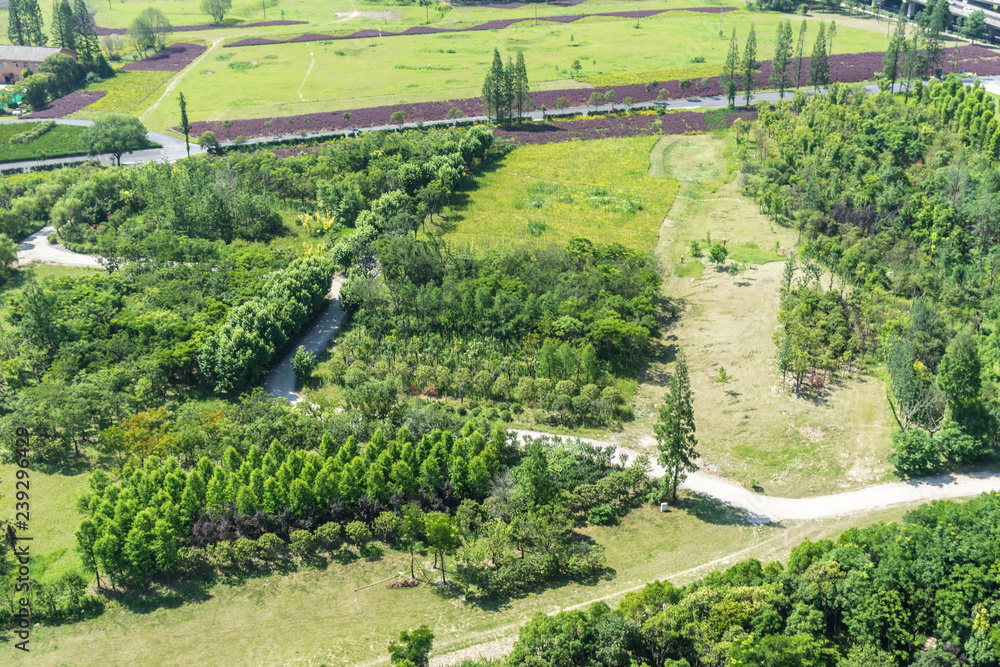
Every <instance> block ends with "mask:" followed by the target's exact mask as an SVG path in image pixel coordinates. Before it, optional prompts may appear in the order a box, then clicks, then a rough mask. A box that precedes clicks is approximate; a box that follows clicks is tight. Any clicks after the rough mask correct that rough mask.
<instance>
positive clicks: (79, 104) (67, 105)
mask: <svg viewBox="0 0 1000 667" xmlns="http://www.w3.org/2000/svg"><path fill="white" fill-rule="evenodd" d="M105 95H107V93H106V92H104V91H103V90H98V91H94V92H84V91H77V92H75V93H70V94H69V95H63V96H62V97H60V98H59V99H57V100H52V101H51V102H49V103H48V104H47V105H45V106H44V107H42V108H41V109H39V110H38V111H32V112H31V113H26V114H24V115H23V116H21V118H63V117H64V116H68V115H70V114H71V113H73V112H74V111H79V110H80V109H82V108H83V107H85V106H87V105H88V104H93V103H94V102H96V101H97V100H99V99H101V98H102V97H104V96H105Z"/></svg>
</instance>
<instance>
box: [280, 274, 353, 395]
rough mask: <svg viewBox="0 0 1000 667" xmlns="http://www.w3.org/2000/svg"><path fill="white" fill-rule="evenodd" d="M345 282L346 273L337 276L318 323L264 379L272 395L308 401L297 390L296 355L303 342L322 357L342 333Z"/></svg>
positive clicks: (317, 319)
mask: <svg viewBox="0 0 1000 667" xmlns="http://www.w3.org/2000/svg"><path fill="white" fill-rule="evenodd" d="M343 284H344V278H343V277H342V276H334V278H333V283H332V284H331V285H330V302H329V303H328V304H327V306H326V308H324V309H323V312H321V313H320V314H319V317H317V318H316V322H315V323H314V324H313V325H312V327H311V328H310V329H309V331H308V332H306V334H305V336H303V337H302V338H300V339H299V340H298V341H296V343H295V344H294V345H292V348H291V349H290V350H289V351H288V354H286V355H285V356H284V358H283V359H282V360H281V361H280V362H278V364H277V365H276V366H275V367H274V368H272V369H271V370H270V372H268V374H267V377H266V378H265V379H264V391H266V392H267V393H269V394H271V395H272V396H275V397H281V398H285V399H288V400H289V401H291V402H292V403H298V402H299V401H302V400H304V399H303V397H302V396H301V395H299V394H297V393H296V392H295V371H293V370H292V357H293V356H294V355H295V352H296V350H298V349H299V346H300V345H301V346H303V347H305V348H306V349H307V350H309V351H310V352H312V353H313V354H315V355H316V356H319V355H320V354H322V353H323V351H324V350H326V347H327V345H329V344H330V341H331V340H333V339H334V337H336V335H337V334H338V333H340V328H341V327H342V326H343V325H344V320H345V319H346V313H344V310H343V309H342V308H341V307H340V286H341V285H343Z"/></svg>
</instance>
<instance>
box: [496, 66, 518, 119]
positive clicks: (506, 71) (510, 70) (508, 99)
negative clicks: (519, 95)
mask: <svg viewBox="0 0 1000 667" xmlns="http://www.w3.org/2000/svg"><path fill="white" fill-rule="evenodd" d="M514 78H515V74H514V63H513V61H512V60H511V59H510V58H507V64H506V65H505V66H504V68H503V79H502V81H503V84H502V85H501V86H500V104H501V105H502V106H503V115H504V118H506V119H507V122H510V120H511V119H512V118H513V117H514Z"/></svg>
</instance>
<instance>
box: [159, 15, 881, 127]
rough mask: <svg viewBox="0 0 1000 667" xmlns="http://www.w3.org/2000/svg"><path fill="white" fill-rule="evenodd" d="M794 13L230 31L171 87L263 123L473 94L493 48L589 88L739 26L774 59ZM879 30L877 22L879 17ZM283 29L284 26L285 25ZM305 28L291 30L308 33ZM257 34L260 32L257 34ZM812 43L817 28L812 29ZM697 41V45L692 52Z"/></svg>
mask: <svg viewBox="0 0 1000 667" xmlns="http://www.w3.org/2000/svg"><path fill="white" fill-rule="evenodd" d="M789 18H791V17H789V16H786V15H778V14H771V13H767V14H757V13H755V14H750V13H747V12H742V11H741V12H730V13H727V14H724V15H723V17H722V20H723V30H724V32H725V35H726V36H725V37H719V34H718V30H719V28H718V17H717V16H716V15H711V14H696V13H685V14H683V15H669V14H667V15H660V16H656V17H653V18H648V19H643V20H641V21H640V23H639V28H638V29H637V28H636V27H635V22H634V21H633V20H631V19H619V20H607V21H600V22H583V23H573V24H560V25H552V24H549V25H539V26H538V27H535V26H533V25H530V24H527V23H522V24H516V25H514V26H511V27H509V28H506V29H505V30H500V31H481V32H467V33H455V34H430V35H419V36H406V37H392V38H386V39H382V40H379V39H360V40H348V41H335V42H329V43H326V42H307V43H295V44H277V45H264V46H248V47H236V48H223V47H222V45H221V43H217V42H218V40H220V39H221V38H222V37H223V33H225V32H226V31H217V32H218V33H219V34H217V35H212V36H211V38H212V40H213V45H212V47H211V48H210V51H209V54H208V55H207V56H206V57H205V58H204V59H203V60H202V61H201V62H200V63H199V64H198V65H196V66H194V67H192V68H188V69H187V70H185V71H184V72H182V73H181V74H180V75H179V76H180V80H179V82H178V83H177V86H176V90H178V91H182V92H183V93H184V95H185V97H186V98H187V99H188V113H189V114H190V116H191V118H192V120H227V119H236V118H266V117H271V116H285V115H293V114H308V113H310V112H321V111H331V110H336V109H351V108H359V107H369V106H379V105H392V104H400V103H413V102H425V101H433V100H448V99H456V98H464V97H473V96H478V95H479V93H480V89H481V86H482V78H483V75H484V72H485V71H486V69H487V67H488V64H489V62H490V60H491V58H492V53H493V49H494V47H497V48H499V50H500V52H501V54H502V55H504V56H505V57H506V56H508V55H510V56H513V55H514V54H515V53H516V52H517V51H519V50H524V51H525V56H526V61H527V67H528V76H529V79H530V80H531V85H532V88H533V89H534V90H550V89H559V88H568V87H579V86H585V85H586V84H581V83H579V82H577V81H575V80H574V79H573V78H572V76H573V73H572V72H571V71H570V67H571V65H572V64H573V62H574V61H575V60H579V61H580V65H581V69H580V71H579V73H578V75H579V76H581V77H588V76H596V75H609V74H619V73H624V72H643V71H653V70H660V69H664V68H675V67H685V66H690V65H691V59H692V58H694V57H696V56H697V57H701V58H704V59H705V63H706V64H709V65H718V64H721V63H722V62H723V61H724V60H725V54H726V50H727V49H728V46H729V34H730V33H731V31H732V29H733V28H735V29H736V30H737V33H738V35H739V36H740V37H741V38H742V37H745V35H746V33H747V32H748V31H749V28H750V24H751V23H754V24H755V29H756V34H757V40H758V44H759V51H758V57H759V58H761V59H767V58H770V57H771V53H772V50H773V42H774V31H775V28H776V26H777V24H778V23H779V22H783V21H785V20H788V19H789ZM872 24H873V25H874V21H872ZM286 30H287V29H286ZM301 32H305V31H300V32H297V33H295V34H301ZM255 34H257V33H256V30H255ZM808 34H809V37H808V42H809V43H810V44H811V42H812V40H814V39H815V34H816V29H815V28H813V29H812V30H810V32H809V33H808ZM692 44H697V47H696V48H695V49H692V46H691V45H692ZM886 44H887V40H886V39H885V36H884V33H882V32H870V31H866V30H861V29H858V28H850V27H848V26H845V27H843V28H841V29H840V30H839V31H838V34H837V40H836V45H835V52H836V53H848V52H866V51H878V50H882V49H884V47H885V45H886ZM143 120H144V122H146V123H147V124H148V125H150V126H151V127H153V128H155V129H164V128H169V127H172V126H173V125H175V124H176V122H177V120H176V109H175V108H174V107H173V105H170V104H166V105H161V106H160V107H159V108H158V109H156V110H155V111H152V112H151V113H148V114H146V115H144V116H143Z"/></svg>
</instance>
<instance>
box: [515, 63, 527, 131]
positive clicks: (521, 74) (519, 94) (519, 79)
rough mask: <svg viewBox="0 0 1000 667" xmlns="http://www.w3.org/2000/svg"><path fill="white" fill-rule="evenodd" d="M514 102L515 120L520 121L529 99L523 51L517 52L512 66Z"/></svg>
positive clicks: (525, 111)
mask: <svg viewBox="0 0 1000 667" xmlns="http://www.w3.org/2000/svg"><path fill="white" fill-rule="evenodd" d="M514 73H515V78H514V103H515V105H516V107H517V120H518V122H521V120H522V119H523V117H524V114H525V113H527V111H528V110H529V108H528V107H529V105H530V104H531V99H530V98H529V97H528V90H529V89H528V68H527V67H526V66H525V64H524V52H523V51H518V52H517V64H516V66H515V68H514Z"/></svg>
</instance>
